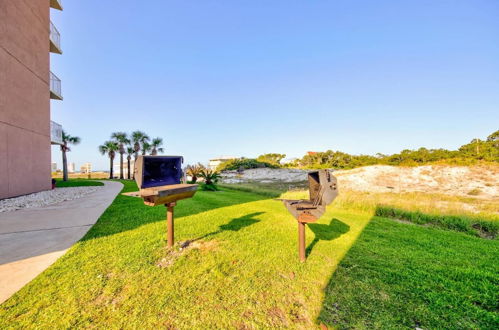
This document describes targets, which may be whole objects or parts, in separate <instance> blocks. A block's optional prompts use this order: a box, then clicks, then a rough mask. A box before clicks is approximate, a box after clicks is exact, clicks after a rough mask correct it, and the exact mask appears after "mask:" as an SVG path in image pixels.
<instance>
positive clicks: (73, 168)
mask: <svg viewBox="0 0 499 330" xmlns="http://www.w3.org/2000/svg"><path fill="white" fill-rule="evenodd" d="M74 172H76V166H75V163H69V164H68V173H74Z"/></svg>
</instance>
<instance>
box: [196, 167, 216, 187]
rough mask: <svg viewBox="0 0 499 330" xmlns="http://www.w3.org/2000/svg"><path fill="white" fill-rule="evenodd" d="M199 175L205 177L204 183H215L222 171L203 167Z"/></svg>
mask: <svg viewBox="0 0 499 330" xmlns="http://www.w3.org/2000/svg"><path fill="white" fill-rule="evenodd" d="M199 176H200V177H202V178H203V179H204V183H205V184H207V185H213V184H215V183H217V182H218V180H219V179H220V178H221V175H220V173H218V172H217V171H215V170H212V169H209V168H203V169H202V170H201V172H200V173H199Z"/></svg>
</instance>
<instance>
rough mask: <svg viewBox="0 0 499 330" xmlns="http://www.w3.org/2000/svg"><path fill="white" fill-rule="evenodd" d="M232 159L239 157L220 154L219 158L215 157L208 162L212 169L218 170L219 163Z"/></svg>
mask: <svg viewBox="0 0 499 330" xmlns="http://www.w3.org/2000/svg"><path fill="white" fill-rule="evenodd" d="M232 159H237V157H233V156H220V157H218V158H213V159H210V162H209V163H208V167H209V168H210V169H212V170H216V169H217V167H218V165H220V164H222V163H223V162H226V161H228V160H232Z"/></svg>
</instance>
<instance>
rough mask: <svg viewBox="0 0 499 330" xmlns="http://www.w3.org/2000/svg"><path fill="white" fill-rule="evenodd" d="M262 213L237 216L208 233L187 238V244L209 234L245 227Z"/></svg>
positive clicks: (253, 222) (255, 221) (255, 220)
mask: <svg viewBox="0 0 499 330" xmlns="http://www.w3.org/2000/svg"><path fill="white" fill-rule="evenodd" d="M264 213H265V212H254V213H250V214H246V215H245V216H242V217H239V218H234V219H232V220H231V221H230V222H228V223H226V224H224V225H221V226H219V227H218V228H220V229H219V230H216V231H214V232H211V233H208V234H206V235H203V236H201V237H198V238H195V239H192V240H189V241H188V244H190V243H192V242H195V241H199V240H202V239H205V238H207V237H210V236H214V235H217V234H220V233H222V232H224V231H234V232H235V231H239V230H241V229H243V228H245V227H249V226H251V225H253V224H255V223H257V222H260V220H258V219H254V217H256V216H259V215H261V214H264Z"/></svg>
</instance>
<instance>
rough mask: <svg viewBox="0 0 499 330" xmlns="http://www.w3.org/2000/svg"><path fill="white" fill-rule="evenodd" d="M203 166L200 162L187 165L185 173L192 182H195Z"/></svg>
mask: <svg viewBox="0 0 499 330" xmlns="http://www.w3.org/2000/svg"><path fill="white" fill-rule="evenodd" d="M204 169H205V168H204V166H203V165H202V164H201V163H197V164H194V165H187V167H186V170H185V173H186V174H187V175H189V176H190V177H191V178H192V180H191V181H192V183H196V181H197V180H198V176H200V174H201V171H202V170H204Z"/></svg>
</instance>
